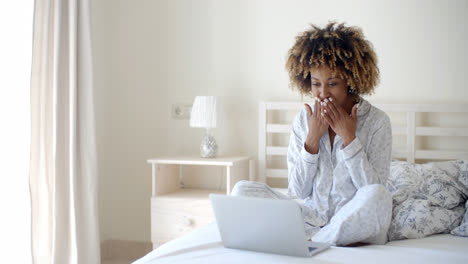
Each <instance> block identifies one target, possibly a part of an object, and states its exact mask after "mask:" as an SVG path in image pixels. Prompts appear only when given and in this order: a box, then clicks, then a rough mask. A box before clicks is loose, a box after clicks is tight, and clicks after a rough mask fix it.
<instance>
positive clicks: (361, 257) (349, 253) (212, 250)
mask: <svg viewBox="0 0 468 264" xmlns="http://www.w3.org/2000/svg"><path fill="white" fill-rule="evenodd" d="M162 263H176V264H177V263H204V264H210V263H213V264H214V263H260V264H261V263H324V264H325V263H327V264H331V263H351V264H352V263H359V264H363V263H372V264H375V263H379V264H385V263H425V264H430V263H464V264H466V263H468V237H457V236H452V235H449V234H439V235H432V236H429V237H426V238H422V239H407V240H398V241H392V242H389V243H387V244H386V245H369V246H361V247H332V248H330V249H328V250H326V251H324V252H322V253H319V254H317V255H315V256H313V257H310V258H300V257H290V256H283V255H275V254H267V253H260V252H252V251H245V250H237V249H229V248H225V247H223V244H222V241H221V238H220V235H219V232H218V227H217V226H216V223H215V222H213V223H211V224H209V225H207V226H205V227H202V228H200V229H198V230H195V231H193V232H192V233H189V234H187V235H185V236H183V237H180V238H178V239H175V240H172V241H170V242H168V243H166V244H164V245H162V246H160V247H159V248H157V249H155V250H153V251H152V252H150V253H148V254H147V255H146V256H144V257H143V258H141V259H139V260H137V261H135V262H134V264H162Z"/></svg>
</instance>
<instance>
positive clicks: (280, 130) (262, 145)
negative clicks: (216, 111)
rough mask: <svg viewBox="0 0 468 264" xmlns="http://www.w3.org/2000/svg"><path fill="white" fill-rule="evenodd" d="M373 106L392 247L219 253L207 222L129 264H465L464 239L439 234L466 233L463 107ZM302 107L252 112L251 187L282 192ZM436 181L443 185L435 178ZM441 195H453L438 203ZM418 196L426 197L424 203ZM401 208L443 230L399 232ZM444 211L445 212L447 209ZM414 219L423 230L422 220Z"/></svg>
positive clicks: (405, 227)
mask: <svg viewBox="0 0 468 264" xmlns="http://www.w3.org/2000/svg"><path fill="white" fill-rule="evenodd" d="M374 105H375V106H377V107H378V108H380V109H382V110H384V111H385V112H387V113H388V114H389V116H390V118H391V120H392V133H393V136H394V146H393V153H392V156H393V158H394V159H395V160H394V161H392V174H394V177H393V178H392V181H390V180H389V184H388V185H387V188H389V190H390V191H391V192H392V195H394V197H395V198H394V218H395V224H394V223H393V220H392V226H391V229H392V228H393V229H392V230H391V232H390V231H389V237H391V238H392V239H391V240H393V241H390V242H388V243H387V244H386V245H368V246H361V247H332V248H331V249H329V250H326V251H325V252H322V253H320V254H318V255H316V256H314V257H312V258H295V257H290V256H281V255H275V254H266V253H259V252H249V251H242V250H234V249H227V248H224V247H223V245H222V242H221V238H220V236H219V233H218V230H217V226H216V223H215V222H213V223H210V224H208V225H206V226H204V227H202V228H200V229H198V230H195V231H193V232H192V233H189V234H187V235H185V236H183V237H180V238H178V239H175V240H172V241H170V242H168V243H166V244H164V245H162V246H160V247H158V248H157V249H155V250H153V251H152V252H150V253H148V254H147V255H146V256H144V257H142V258H141V259H139V260H137V261H135V262H134V263H135V264H150V263H151V264H153V263H154V264H159V263H242V262H245V263H376V262H379V263H468V237H463V236H455V235H451V234H446V233H448V232H450V230H455V229H454V227H455V226H459V227H457V229H456V230H458V231H460V230H461V229H460V227H462V226H465V227H466V226H468V222H465V218H468V217H467V215H468V213H466V210H465V208H464V206H463V205H465V202H466V198H467V194H468V162H465V160H468V144H467V141H468V119H467V118H468V115H466V113H468V106H467V105H453V104H450V105H433V104H432V105H421V104H418V105H414V104H374ZM302 107H303V103H302V102H260V104H259V120H258V121H259V134H258V135H259V137H258V141H259V143H258V145H259V149H258V163H257V168H258V172H257V175H258V177H256V178H255V180H259V181H263V182H267V183H268V184H269V185H270V186H272V187H275V188H277V189H278V190H280V191H284V190H285V189H284V187H286V186H287V169H286V163H285V161H284V160H285V156H286V153H287V142H288V138H289V133H290V130H291V125H290V124H291V122H292V119H293V118H294V116H295V114H296V113H297V112H298V111H299V110H300V109H301V108H302ZM430 161H431V163H428V162H430ZM433 161H439V162H433ZM428 164H429V165H428ZM434 164H435V165H434ZM455 167H456V168H457V171H455V169H454V168H455ZM415 172H417V173H415ZM413 174H414V176H413ZM416 174H417V175H416ZM439 174H440V175H441V174H444V175H445V176H446V177H445V178H444V177H439ZM408 175H409V176H408ZM426 176H427V177H426ZM418 177H419V178H418ZM425 177H426V178H428V179H430V181H429V180H428V179H426V178H425ZM431 177H432V178H431ZM434 177H435V178H434ZM455 178H456V179H455ZM434 179H435V180H434ZM448 182H450V183H453V184H452V185H453V186H448V187H447V188H445V185H446V184H447V183H448ZM411 188H412V189H411ZM434 188H435V189H434ZM445 189H447V191H453V192H457V194H459V195H458V196H456V197H455V196H453V197H451V196H447V195H445V196H444V195H440V193H443V191H445ZM424 192H425V193H431V194H432V196H430V197H424V195H425V193H424ZM403 193H404V195H402V194H403ZM412 195H413V196H412ZM426 196H427V195H426ZM410 198H412V199H413V200H410ZM421 199H426V200H421ZM428 200H429V202H428ZM408 201H409V204H410V205H409V206H411V207H414V205H415V204H416V205H417V204H418V203H417V202H421V201H423V203H421V204H422V205H421V207H420V208H419V207H418V210H422V211H423V210H425V209H427V207H425V206H427V204H430V206H433V205H434V204H438V205H440V207H437V208H436V209H437V211H434V210H432V209H434V208H433V207H430V209H431V212H430V213H431V214H434V212H435V213H438V214H440V215H442V216H443V217H440V218H441V219H442V218H444V217H446V218H447V219H445V218H444V219H442V220H444V221H445V222H443V224H444V228H445V229H440V228H439V227H438V226H437V225H439V226H440V225H441V223H439V222H438V223H435V224H433V225H428V227H427V228H426V229H423V230H419V229H414V228H413V229H411V228H410V227H411V224H408V223H407V222H405V223H404V224H399V223H398V221H397V219H398V218H402V217H403V218H404V219H405V220H407V219H408V218H409V216H408V215H403V216H402V214H401V213H405V212H406V211H405V210H403V209H405V206H406V205H405V202H408ZM456 203H458V204H456ZM449 204H452V205H451V206H448V207H447V205H449ZM455 204H456V206H455ZM466 205H468V202H466ZM402 208H403V209H402ZM447 208H449V209H450V210H449V209H447ZM428 213H429V212H428ZM452 214H453V215H452ZM460 214H462V216H460ZM455 215H456V217H458V218H460V217H462V218H463V215H464V216H465V217H464V219H463V220H462V222H461V223H460V220H458V222H451V226H450V224H448V222H447V221H449V220H450V221H452V220H453V219H452V218H453V217H455ZM415 219H416V220H414V221H425V222H424V223H426V222H427V219H426V220H425V219H424V217H422V219H418V218H415ZM466 220H468V219H466ZM414 221H413V223H412V224H413V225H415V223H414ZM438 228H439V229H438ZM461 231H462V235H463V232H465V234H466V230H461ZM437 233H439V234H437ZM440 233H445V234H440ZM459 233H460V232H459ZM459 233H457V234H459ZM459 235H460V234H459ZM405 238H411V239H405Z"/></svg>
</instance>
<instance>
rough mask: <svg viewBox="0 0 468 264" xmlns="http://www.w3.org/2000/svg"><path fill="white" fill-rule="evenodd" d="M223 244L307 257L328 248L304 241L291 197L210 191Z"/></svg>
mask: <svg viewBox="0 0 468 264" xmlns="http://www.w3.org/2000/svg"><path fill="white" fill-rule="evenodd" d="M210 200H211V204H212V205H213V210H214V214H215V217H216V222H217V224H218V228H219V233H220V234H221V239H222V240H223V244H224V246H225V247H227V248H235V249H244V250H252V251H260V252H267V253H274V254H281V255H290V256H300V257H309V256H312V255H314V254H317V253H318V252H320V251H323V250H325V249H327V248H329V245H328V244H324V243H315V242H311V241H307V238H306V233H305V228H304V219H303V218H302V214H301V209H300V207H299V205H298V204H297V203H296V202H294V201H293V200H290V201H289V200H274V199H264V198H253V197H241V196H226V195H219V194H210Z"/></svg>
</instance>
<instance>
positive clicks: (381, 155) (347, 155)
mask: <svg viewBox="0 0 468 264" xmlns="http://www.w3.org/2000/svg"><path fill="white" fill-rule="evenodd" d="M381 114H382V117H380V118H379V120H380V121H381V122H378V123H377V124H376V125H375V129H373V130H372V131H370V133H369V135H368V136H369V137H370V139H369V141H368V144H367V146H363V145H362V144H361V141H360V140H359V138H358V137H356V138H355V139H354V140H353V141H352V142H351V143H350V144H349V145H348V146H346V147H345V148H342V149H341V150H340V151H341V154H342V155H343V159H344V161H345V164H346V167H347V168H348V170H349V172H350V175H351V180H352V182H353V184H354V186H356V189H359V188H361V187H364V186H366V185H369V184H382V185H385V183H386V181H387V179H388V177H389V175H390V162H391V155H392V127H391V124H390V119H389V117H388V116H387V115H386V114H385V113H383V112H381Z"/></svg>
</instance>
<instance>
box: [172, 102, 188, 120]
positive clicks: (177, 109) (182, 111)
mask: <svg viewBox="0 0 468 264" xmlns="http://www.w3.org/2000/svg"><path fill="white" fill-rule="evenodd" d="M191 111H192V105H191V104H188V103H176V104H172V111H171V115H172V118H175V119H189V118H190V112H191Z"/></svg>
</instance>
